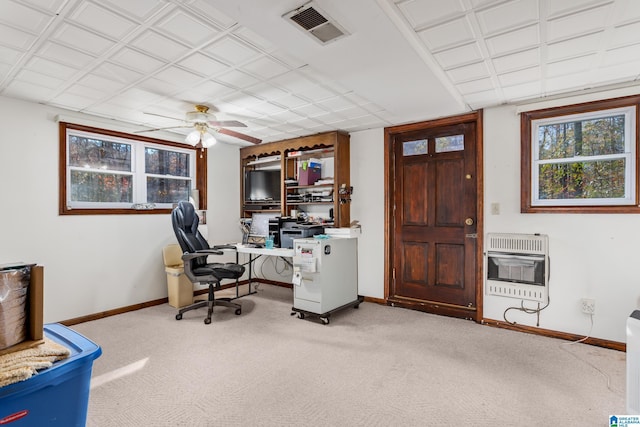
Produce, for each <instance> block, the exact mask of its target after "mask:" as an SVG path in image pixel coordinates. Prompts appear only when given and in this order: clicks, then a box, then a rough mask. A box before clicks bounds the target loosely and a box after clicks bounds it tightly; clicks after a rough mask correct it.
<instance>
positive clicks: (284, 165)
mask: <svg viewBox="0 0 640 427" xmlns="http://www.w3.org/2000/svg"><path fill="white" fill-rule="evenodd" d="M349 153H350V151H349V135H348V134H346V133H342V132H338V131H333V132H325V133H319V134H316V135H310V136H305V137H300V138H292V139H287V140H282V141H276V142H270V143H267V144H260V145H254V146H250V147H243V148H241V149H240V183H241V185H240V191H241V193H242V194H241V198H240V203H241V207H240V210H241V214H242V217H243V218H248V217H251V214H253V213H255V212H274V213H278V214H280V215H282V216H290V215H291V213H292V210H294V211H297V212H304V213H305V214H307V215H308V216H311V217H314V218H315V219H319V218H321V219H323V220H324V221H325V222H326V221H329V219H330V217H331V215H333V225H335V226H336V227H348V226H349V223H350V221H351V218H350V201H351V200H350V193H351V181H350V176H349V170H350V158H349ZM310 162H318V163H319V164H320V165H321V167H322V169H323V170H322V176H321V178H320V181H318V182H315V183H314V184H310V185H306V183H305V182H303V181H302V182H301V180H300V177H301V174H305V173H306V171H305V172H301V170H304V168H303V164H305V163H306V167H311V165H310ZM253 170H278V171H280V194H279V196H280V197H279V198H280V200H276V199H277V198H273V200H253V201H249V200H248V195H247V194H245V191H246V190H245V180H246V177H247V174H248V172H249V171H253Z"/></svg>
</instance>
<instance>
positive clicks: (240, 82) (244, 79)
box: [216, 70, 260, 89]
mask: <svg viewBox="0 0 640 427" xmlns="http://www.w3.org/2000/svg"><path fill="white" fill-rule="evenodd" d="M216 80H217V81H220V82H223V83H226V84H228V85H230V86H233V87H236V88H240V89H241V88H245V87H248V86H252V85H255V84H257V83H258V82H259V81H260V80H258V79H256V78H255V77H253V76H250V75H249V74H247V73H243V72H242V71H237V70H231V71H230V72H228V73H224V74H221V75H219V76H216Z"/></svg>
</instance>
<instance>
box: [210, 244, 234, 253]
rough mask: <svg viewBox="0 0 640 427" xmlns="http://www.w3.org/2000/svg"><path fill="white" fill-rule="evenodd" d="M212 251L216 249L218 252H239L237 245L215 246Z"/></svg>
mask: <svg viewBox="0 0 640 427" xmlns="http://www.w3.org/2000/svg"><path fill="white" fill-rule="evenodd" d="M211 249H216V250H227V249H229V250H234V251H236V252H237V251H238V248H237V247H236V245H215V246H212V247H211Z"/></svg>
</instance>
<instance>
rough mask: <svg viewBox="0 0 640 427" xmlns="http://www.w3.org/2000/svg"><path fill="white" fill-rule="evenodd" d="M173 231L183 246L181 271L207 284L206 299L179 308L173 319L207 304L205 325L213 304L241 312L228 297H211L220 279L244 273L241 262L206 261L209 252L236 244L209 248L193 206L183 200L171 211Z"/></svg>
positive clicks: (237, 312)
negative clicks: (201, 232) (207, 296)
mask: <svg viewBox="0 0 640 427" xmlns="http://www.w3.org/2000/svg"><path fill="white" fill-rule="evenodd" d="M171 222H172V223H173V231H174V232H175V233H176V238H177V239H178V243H179V244H180V247H181V248H182V252H183V255H182V260H183V261H184V274H185V275H186V276H187V277H188V278H189V280H190V281H191V282H192V283H200V284H204V283H206V284H208V285H209V298H208V299H207V300H205V301H197V302H195V303H193V304H191V305H188V306H186V307H184V308H181V309H180V310H179V311H178V314H176V320H180V319H182V314H183V313H185V312H187V311H189V310H194V309H196V308H200V307H208V312H207V318H206V319H204V323H205V324H207V325H208V324H209V323H211V314H212V313H213V307H214V306H216V305H223V306H226V307H232V308H235V309H236V311H235V313H236V314H237V315H239V314H240V313H242V306H241V305H240V304H238V303H235V302H232V301H231V300H232V299H231V298H218V299H216V298H214V291H215V290H217V289H220V280H222V279H238V278H239V277H240V276H242V274H243V273H244V267H243V266H242V265H239V264H236V263H232V262H228V263H208V262H207V257H208V256H209V255H222V254H223V249H234V250H235V249H236V248H235V246H228V245H224V246H214V247H212V248H210V247H209V243H207V241H206V240H205V238H204V237H203V236H202V234H200V232H199V231H198V222H199V220H198V215H197V214H196V211H195V208H194V207H193V205H192V204H191V203H189V202H186V201H182V202H180V203H178V206H177V207H176V208H175V209H174V210H173V212H172V213H171Z"/></svg>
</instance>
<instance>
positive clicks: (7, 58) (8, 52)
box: [0, 45, 23, 64]
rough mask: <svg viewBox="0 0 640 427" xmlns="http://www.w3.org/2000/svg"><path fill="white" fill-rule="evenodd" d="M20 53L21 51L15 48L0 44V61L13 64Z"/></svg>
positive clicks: (21, 53)
mask: <svg viewBox="0 0 640 427" xmlns="http://www.w3.org/2000/svg"><path fill="white" fill-rule="evenodd" d="M22 55H23V52H21V51H19V50H17V49H11V48H10V47H6V46H2V45H0V63H5V64H14V63H15V62H17V61H18V59H20V57H21V56H22Z"/></svg>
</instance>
